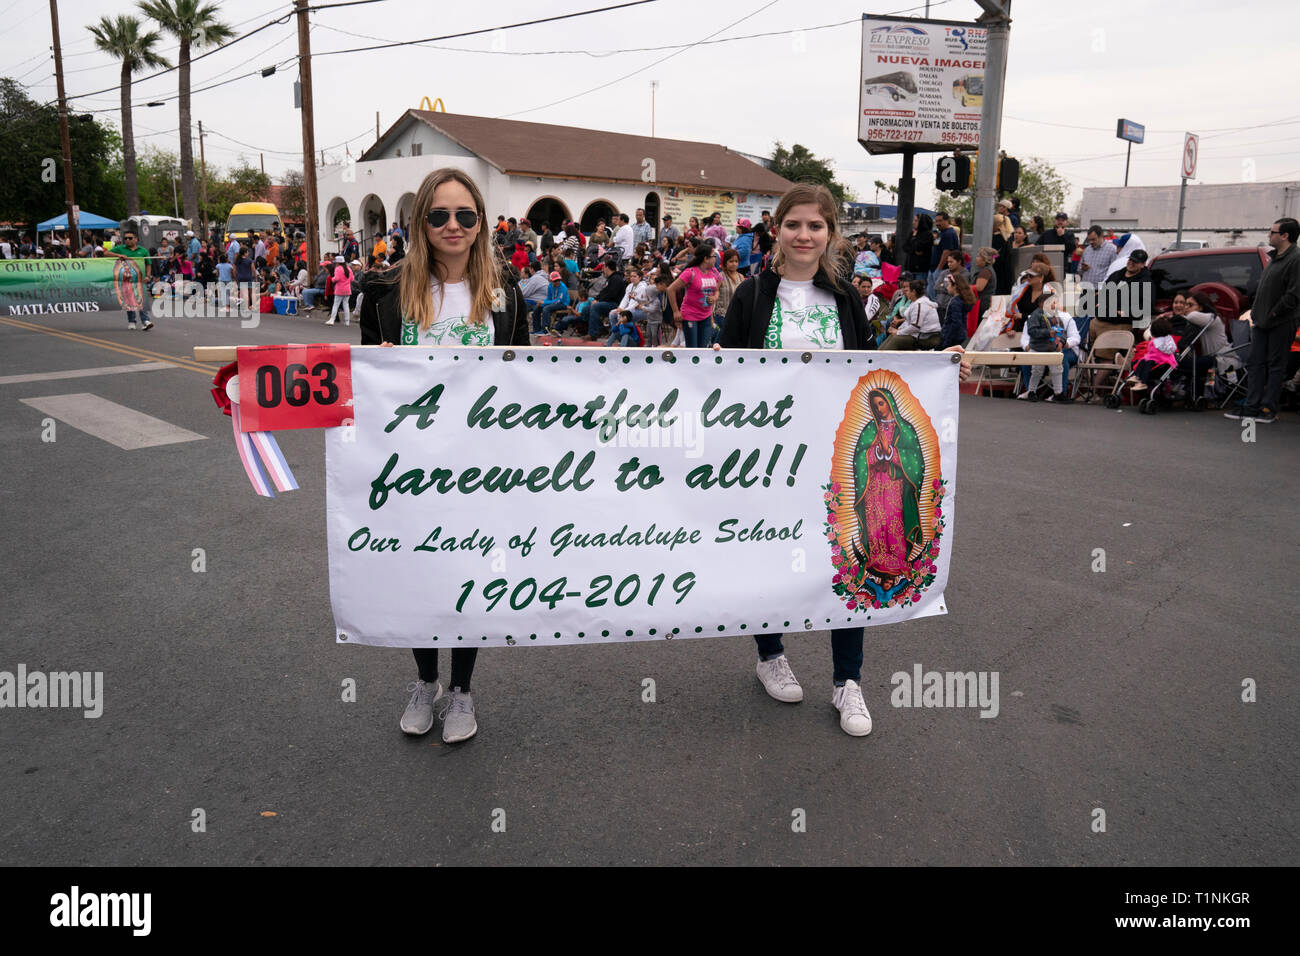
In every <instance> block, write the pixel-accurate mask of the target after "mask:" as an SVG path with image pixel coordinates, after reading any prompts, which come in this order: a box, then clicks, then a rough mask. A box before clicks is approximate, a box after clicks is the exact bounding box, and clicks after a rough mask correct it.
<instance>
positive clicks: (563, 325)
mask: <svg viewBox="0 0 1300 956" xmlns="http://www.w3.org/2000/svg"><path fill="white" fill-rule="evenodd" d="M590 312H591V298H590V295H589V293H588V292H587V290H586V289H579V290H578V301H577V302H576V303H574V304H573V305H568V306H565V307H563V308H560V309H556V310H555V312H554V313H553V314H552V316H551V323H552V329H553V331H554V332H555V333H556V334H557V335H563V334H564V332H565V330H566V329H568V328H569V326H571V325H576V326H578V327H579V328H586V326H587V322H588V316H589V314H590Z"/></svg>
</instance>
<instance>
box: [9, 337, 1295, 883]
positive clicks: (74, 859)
mask: <svg viewBox="0 0 1300 956" xmlns="http://www.w3.org/2000/svg"><path fill="white" fill-rule="evenodd" d="M32 326H43V327H45V328H49V329H57V330H61V331H63V332H65V333H71V334H73V335H75V336H79V337H80V338H69V337H67V336H66V335H65V336H57V335H53V334H49V333H48V332H41V331H36V330H34V329H33V328H31V327H32ZM358 339H359V334H358V332H357V329H356V326H355V325H354V326H353V327H352V328H350V329H346V328H342V327H336V328H328V329H326V328H323V327H321V325H320V322H319V320H315V321H313V320H310V319H307V318H296V319H286V318H269V319H268V320H267V321H265V322H264V323H263V324H262V325H261V326H260V327H258V328H256V329H246V330H245V329H239V328H238V323H237V321H235V320H212V319H177V320H170V321H168V322H166V323H160V324H159V326H158V327H157V328H155V329H154V330H152V331H150V332H148V333H141V332H128V331H126V329H125V322H124V321H123V317H122V316H121V315H120V314H99V315H93V314H92V315H85V314H76V315H68V316H56V317H44V318H37V319H24V320H21V322H20V323H19V324H13V322H12V321H11V320H8V319H5V320H0V410H2V413H0V474H2V475H3V481H0V521H2V525H3V528H4V541H5V545H6V546H5V547H4V549H3V551H2V552H0V580H2V581H3V582H4V583H3V587H2V588H0V595H2V596H0V670H8V671H13V670H14V669H15V668H16V667H17V665H18V664H19V663H22V664H25V665H26V667H27V668H28V670H29V671H31V670H44V671H51V670H70V669H77V670H91V671H103V672H104V675H105V676H104V710H103V715H102V716H101V717H100V718H99V719H84V718H83V717H82V716H81V714H80V712H72V711H67V710H30V709H21V710H14V709H4V710H0V768H2V771H0V772H2V774H3V779H4V788H3V797H2V798H0V805H2V806H3V813H0V847H3V848H4V849H3V851H0V861H3V862H4V863H8V864H72V865H76V864H95V865H102V864H127V865H131V864H146V863H148V864H189V865H194V864H203V865H245V864H253V865H257V864H267V865H278V864H309V865H310V864H331V863H348V864H369V863H392V864H422V865H429V864H501V863H509V864H564V863H596V864H601V863H625V864H626V863H650V864H691V863H714V864H717V863H722V864H828V863H829V864H866V865H874V864H1011V865H1016V864H1060V865H1080V864H1082V865H1104V864H1121V865H1125V864H1148V865H1193V866H1196V865H1209V864H1226V865H1275V864H1289V865H1295V864H1296V863H1297V862H1300V852H1298V842H1300V841H1298V840H1297V818H1296V793H1295V781H1296V779H1297V776H1298V774H1297V766H1296V748H1295V741H1296V739H1297V736H1298V734H1300V720H1298V719H1297V718H1298V717H1300V697H1298V693H1297V687H1298V686H1300V666H1298V665H1297V654H1296V642H1295V637H1296V632H1297V628H1296V612H1297V600H1296V597H1295V594H1296V589H1295V581H1294V564H1293V562H1294V559H1295V555H1296V553H1297V548H1296V546H1297V537H1298V536H1300V533H1298V532H1297V529H1298V528H1300V500H1298V499H1297V496H1296V494H1295V490H1296V484H1295V481H1294V475H1295V468H1296V464H1297V462H1300V419H1298V418H1297V416H1296V415H1295V414H1294V413H1288V414H1287V415H1286V416H1285V417H1284V418H1283V420H1281V421H1279V422H1278V423H1277V424H1273V425H1266V426H1259V427H1258V430H1257V433H1256V436H1255V437H1256V441H1254V442H1253V443H1248V442H1243V441H1242V440H1241V438H1240V436H1241V434H1242V429H1241V426H1240V424H1239V423H1236V422H1230V421H1227V420H1225V419H1224V418H1223V417H1222V416H1221V415H1219V414H1218V413H1204V414H1195V413H1184V412H1171V413H1168V414H1162V415H1159V416H1157V417H1154V418H1149V417H1145V416H1140V415H1138V414H1137V413H1136V412H1134V411H1131V410H1127V409H1125V410H1122V411H1119V412H1115V411H1106V410H1103V409H1101V408H1100V407H1097V406H1095V405H1094V406H1090V407H1085V406H1082V405H1075V406H1070V407H1053V406H1050V405H1041V404H1040V405H1026V404H1025V403H1023V402H1014V401H1005V400H991V399H981V398H973V397H966V398H963V400H962V409H961V415H962V422H961V434H960V442H961V486H960V487H961V492H960V493H961V504H962V508H961V512H960V524H959V525H958V527H957V528H956V531H955V542H954V548H955V550H954V552H953V558H952V573H951V579H950V582H949V586H948V590H947V597H948V605H949V614H948V615H947V616H943V617H935V618H927V619H924V620H921V621H915V622H910V623H905V624H901V625H897V626H892V627H878V628H869V629H868V630H867V649H866V661H865V667H864V672H863V690H864V693H865V696H866V699H867V703H868V706H869V707H870V708H871V712H872V715H873V718H874V720H875V729H874V731H873V733H872V734H871V735H870V736H869V737H866V738H850V737H848V736H846V735H845V734H844V733H842V732H841V731H840V729H839V727H838V722H837V715H836V713H835V711H834V710H833V709H832V707H831V705H830V685H831V674H830V665H831V662H830V653H829V648H828V644H829V641H828V639H827V635H826V633H825V632H815V633H812V634H809V635H803V636H796V637H793V638H790V639H789V640H788V641H787V651H788V653H789V656H790V659H791V661H792V663H793V665H794V668H795V671H796V673H797V674H798V675H799V677H800V679H801V680H802V683H803V685H804V688H805V692H806V699H805V700H804V702H803V703H802V704H799V705H795V706H791V705H783V704H779V703H777V702H775V701H773V700H771V699H769V698H768V697H767V696H766V695H765V694H764V692H763V691H762V689H761V687H760V685H759V684H758V682H757V680H756V679H755V677H754V664H753V661H754V654H753V647H752V644H751V642H750V641H749V639H748V638H739V637H737V638H716V639H709V640H690V641H674V642H663V643H633V644H623V645H604V646H602V645H596V646H586V647H556V648H548V649H544V650H543V649H535V648H534V649H523V648H502V649H489V650H485V651H483V652H482V653H481V654H480V656H479V665H478V668H477V671H476V673H475V675H474V689H475V695H474V696H475V702H476V705H477V709H478V719H479V727H480V729H479V735H478V737H477V738H475V739H474V740H472V741H470V742H468V743H466V744H463V745H460V746H455V747H449V746H446V745H443V744H442V743H441V741H440V739H439V737H438V733H437V730H436V728H435V731H434V732H433V733H431V734H430V735H429V736H428V737H425V738H417V739H412V738H408V737H406V736H404V735H403V734H402V733H401V732H400V731H399V730H398V726H397V722H398V718H399V716H400V714H401V712H402V709H403V707H404V705H405V703H406V699H407V696H408V692H407V689H406V688H407V685H408V683H409V682H410V681H411V680H413V679H414V676H415V674H414V664H413V661H412V660H411V657H410V655H409V653H407V652H406V651H397V650H387V649H381V648H373V647H351V646H340V645H338V644H336V643H335V642H334V637H333V625H332V619H331V615H330V610H329V602H328V576H327V562H326V551H325V521H324V518H325V513H324V447H323V446H324V440H323V436H322V433H321V432H318V431H317V432H286V433H282V434H281V435H280V436H279V438H280V442H281V446H282V447H283V449H284V451H285V455H286V457H287V459H288V461H289V463H290V465H291V467H292V469H293V471H294V473H295V474H296V475H297V477H298V479H299V482H300V484H301V491H299V492H297V493H294V494H286V495H281V496H280V497H278V498H276V499H275V500H265V499H261V498H258V497H257V496H255V495H254V494H253V493H252V491H251V489H250V488H249V487H248V485H247V483H246V481H245V480H244V478H243V476H242V475H241V474H240V471H239V469H238V466H237V464H236V459H235V455H234V449H233V447H232V441H231V434H230V426H229V419H227V418H225V417H224V416H222V415H220V414H219V413H218V412H217V410H216V408H215V406H214V405H213V403H212V399H211V397H210V396H209V394H208V387H209V384H208V381H207V379H210V377H211V373H212V371H214V370H215V367H209V368H207V369H206V370H205V369H203V368H202V367H198V366H195V365H193V363H190V364H189V365H188V366H182V367H177V368H173V369H169V370H165V371H152V372H148V373H139V372H137V373H126V374H101V375H94V376H89V377H80V378H67V379H54V380H41V381H25V382H7V381H4V380H5V379H7V378H8V377H10V376H18V375H29V374H36V373H46V372H52V371H61V370H77V369H93V368H100V367H104V366H112V365H126V364H138V363H141V362H144V361H147V360H148V359H149V356H148V355H142V354H140V350H147V351H148V352H149V353H154V355H155V356H170V357H173V358H175V359H177V360H178V361H182V360H188V359H189V358H190V356H191V354H192V353H191V348H192V347H193V346H194V345H198V344H235V343H241V344H253V343H271V342H285V341H298V342H307V341H357V340H358ZM122 349H125V350H126V351H125V352H124V351H120V350H122ZM73 393H91V394H94V395H97V396H100V397H102V398H105V399H108V400H110V401H113V402H116V403H119V404H121V405H124V406H127V407H129V408H131V409H134V410H136V411H139V412H143V413H145V414H147V415H151V416H154V417H156V418H159V419H162V420H164V421H166V422H169V423H171V424H173V425H178V426H181V427H182V428H186V429H189V430H191V431H194V432H197V433H199V434H201V435H204V436H206V438H205V439H204V440H197V441H187V442H181V443H176V444H168V445H161V446H158V447H152V448H142V449H138V450H132V451H126V450H123V449H120V448H118V447H116V446H114V445H112V444H109V443H108V442H106V441H104V440H102V439H100V438H97V437H93V436H92V435H89V434H86V433H84V432H82V431H79V430H77V429H75V428H73V427H70V426H68V425H65V424H63V423H60V424H58V426H57V431H56V436H57V437H56V440H55V441H54V442H45V441H42V438H41V434H42V420H43V418H45V417H46V416H45V415H44V414H43V413H42V412H41V411H39V410H38V409H37V408H34V407H32V406H30V405H27V404H23V403H22V401H21V400H22V399H32V398H39V397H41V396H52V395H67V394H73ZM195 548H202V549H203V550H204V552H205V554H206V564H207V570H206V572H204V573H194V572H193V571H192V570H191V563H192V561H193V560H194V559H193V557H192V554H193V550H194V549H195ZM1097 548H1103V549H1105V552H1106V557H1107V568H1106V571H1105V572H1104V573H1097V572H1094V571H1093V570H1092V564H1093V552H1094V549H1097ZM916 664H920V665H922V667H923V668H924V669H926V670H930V669H936V670H958V671H970V670H973V671H988V672H992V671H996V672H997V673H998V675H999V679H1000V710H999V713H998V715H997V716H996V717H994V718H989V719H984V718H981V717H980V716H979V714H978V712H977V711H976V710H973V709H906V708H895V707H892V706H891V705H890V692H891V690H892V687H891V684H890V675H891V674H893V673H894V672H897V671H907V672H909V673H910V672H911V671H912V670H913V667H914V665H916ZM647 677H648V678H653V679H654V681H655V686H656V696H657V700H656V701H655V702H654V703H645V702H643V701H642V681H643V680H644V679H645V678H647ZM347 678H352V679H354V680H355V681H356V687H357V700H356V702H355V703H345V702H344V701H343V700H342V699H341V697H342V691H341V685H342V682H343V681H344V680H345V679H347ZM1247 679H1250V680H1253V681H1254V682H1255V685H1256V688H1257V690H1256V693H1257V700H1256V701H1255V702H1253V703H1247V702H1243V700H1242V693H1243V690H1242V686H1243V681H1244V680H1247ZM196 808H202V810H203V811H204V816H205V820H206V832H194V830H193V828H192V826H191V822H192V820H193V818H194V811H195V809H196ZM1097 809H1101V810H1104V811H1105V831H1104V832H1094V827H1095V820H1096V819H1097V817H1096V815H1095V811H1096V810H1097ZM798 810H802V811H804V814H803V816H804V819H805V820H806V828H805V829H804V831H803V832H795V828H794V827H793V826H792V824H793V823H794V821H795V819H796V816H795V814H796V811H798ZM498 811H504V820H505V824H506V826H505V831H504V832H495V831H494V829H493V821H494V820H496V821H498V828H499V821H500V820H501V819H502V814H501V813H500V812H498ZM268 813H273V814H274V816H267V815H264V814H268Z"/></svg>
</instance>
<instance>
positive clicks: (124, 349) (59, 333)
mask: <svg viewBox="0 0 1300 956" xmlns="http://www.w3.org/2000/svg"><path fill="white" fill-rule="evenodd" d="M0 324H3V325H9V326H13V327H14V328H16V329H23V330H24V331H28V332H41V333H44V334H45V335H53V336H56V337H57V338H61V339H67V340H68V341H69V342H77V343H78V344H81V345H92V346H94V347H95V348H101V349H108V350H109V351H111V352H120V353H122V354H123V355H130V356H132V357H134V358H142V359H155V360H157V361H160V362H167V363H168V364H170V365H175V366H176V367H178V368H184V369H188V370H189V371H191V372H198V373H199V374H201V375H206V376H207V377H208V378H209V379H211V378H212V376H214V375H216V373H217V369H218V367H219V366H216V365H205V364H204V363H202V362H196V361H194V360H193V359H187V358H180V357H177V356H173V355H166V354H164V353H162V352H150V351H148V350H146V349H140V348H136V347H134V346H126V345H120V344H118V343H116V342H109V341H107V340H105V339H96V338H92V337H90V336H88V335H82V334H80V333H78V332H67V331H64V330H63V329H51V328H47V327H46V326H43V325H35V324H33V323H31V322H20V321H18V320H17V319H10V318H5V317H3V316H0Z"/></svg>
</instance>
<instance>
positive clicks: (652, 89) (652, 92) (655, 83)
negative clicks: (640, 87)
mask: <svg viewBox="0 0 1300 956" xmlns="http://www.w3.org/2000/svg"><path fill="white" fill-rule="evenodd" d="M657 89H659V81H658V80H651V81H650V138H651V139H654V138H655V90H657Z"/></svg>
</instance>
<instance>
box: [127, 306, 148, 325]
mask: <svg viewBox="0 0 1300 956" xmlns="http://www.w3.org/2000/svg"><path fill="white" fill-rule="evenodd" d="M126 321H127V322H129V323H130V324H131V325H135V323H136V322H139V323H140V324H142V325H143V324H144V319H143V318H141V313H140V312H138V311H132V310H131V309H127V310H126Z"/></svg>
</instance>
